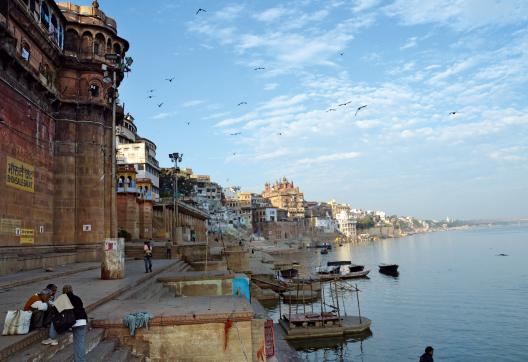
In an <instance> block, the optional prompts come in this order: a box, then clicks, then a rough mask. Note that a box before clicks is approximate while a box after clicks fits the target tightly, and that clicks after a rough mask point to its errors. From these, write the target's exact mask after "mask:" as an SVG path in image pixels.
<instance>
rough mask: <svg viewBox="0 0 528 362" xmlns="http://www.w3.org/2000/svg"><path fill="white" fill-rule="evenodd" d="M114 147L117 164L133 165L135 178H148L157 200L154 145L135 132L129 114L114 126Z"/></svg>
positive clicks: (157, 188) (158, 170)
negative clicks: (135, 173)
mask: <svg viewBox="0 0 528 362" xmlns="http://www.w3.org/2000/svg"><path fill="white" fill-rule="evenodd" d="M116 149H117V164H118V165H134V168H135V169H136V172H137V176H136V177H137V179H141V178H147V179H150V181H151V182H152V194H153V198H154V200H156V201H158V200H159V172H160V167H159V163H158V160H157V159H156V145H155V144H154V142H152V141H150V140H148V139H146V138H142V137H140V136H139V135H138V134H137V127H136V125H135V124H134V117H132V116H131V115H129V114H127V115H126V116H125V117H124V119H123V120H122V121H120V122H118V124H117V126H116Z"/></svg>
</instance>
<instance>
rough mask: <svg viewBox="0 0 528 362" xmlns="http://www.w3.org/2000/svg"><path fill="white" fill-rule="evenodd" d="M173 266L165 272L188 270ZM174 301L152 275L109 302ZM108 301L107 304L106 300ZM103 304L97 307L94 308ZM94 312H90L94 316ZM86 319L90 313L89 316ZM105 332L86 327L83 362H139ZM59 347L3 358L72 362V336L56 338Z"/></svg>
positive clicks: (37, 347)
mask: <svg viewBox="0 0 528 362" xmlns="http://www.w3.org/2000/svg"><path fill="white" fill-rule="evenodd" d="M174 262H175V264H174V265H173V266H171V267H170V268H167V269H166V271H169V270H170V271H175V272H184V271H189V270H192V268H191V267H190V265H189V264H187V263H185V262H184V261H182V260H177V259H174ZM172 297H174V292H172V291H171V290H170V289H169V288H167V287H166V286H164V285H163V284H162V283H159V282H157V278H156V275H153V277H152V278H149V279H148V280H146V281H144V282H142V283H141V284H139V285H137V286H135V287H133V288H130V289H129V290H127V291H124V292H123V293H122V294H121V295H119V296H116V297H115V298H113V299H111V300H123V301H124V302H126V300H127V299H145V298H148V300H149V301H153V302H156V301H160V300H162V299H165V298H172ZM109 301H110V300H109ZM104 304H105V303H101V304H99V305H98V307H97V308H99V307H101V306H102V305H104ZM97 308H95V309H94V312H97ZM89 315H90V312H89ZM104 335H105V332H104V329H102V328H91V327H88V329H87V331H86V341H85V342H86V353H87V355H86V359H87V361H89V362H90V361H94V362H95V361H105V362H107V361H108V362H121V361H123V362H124V361H143V360H144V359H143V358H142V357H137V356H135V355H134V354H133V353H132V351H131V350H130V349H129V348H127V347H123V346H119V344H118V341H117V340H112V339H105V338H104ZM58 341H59V343H58V345H56V346H49V345H47V346H45V345H42V344H41V343H40V340H39V341H38V342H37V343H33V344H32V345H30V346H29V347H28V348H26V349H23V350H21V351H19V352H18V353H16V354H14V355H12V356H10V357H9V358H7V361H12V362H21V361H35V362H37V361H51V362H65V361H73V335H72V333H67V334H65V335H61V336H59V339H58Z"/></svg>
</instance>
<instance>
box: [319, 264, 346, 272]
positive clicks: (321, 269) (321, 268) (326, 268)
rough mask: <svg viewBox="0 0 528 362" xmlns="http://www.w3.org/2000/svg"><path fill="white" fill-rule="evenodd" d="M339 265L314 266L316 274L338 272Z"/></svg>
mask: <svg viewBox="0 0 528 362" xmlns="http://www.w3.org/2000/svg"><path fill="white" fill-rule="evenodd" d="M340 271H341V267H340V266H339V265H335V266H318V267H317V268H315V272H316V273H317V274H339V273H340Z"/></svg>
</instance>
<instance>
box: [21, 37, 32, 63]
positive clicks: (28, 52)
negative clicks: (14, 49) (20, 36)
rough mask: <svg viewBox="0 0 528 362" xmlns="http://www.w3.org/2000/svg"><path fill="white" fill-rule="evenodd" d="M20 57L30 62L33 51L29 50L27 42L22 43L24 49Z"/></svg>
mask: <svg viewBox="0 0 528 362" xmlns="http://www.w3.org/2000/svg"><path fill="white" fill-rule="evenodd" d="M20 56H21V57H22V59H24V60H25V61H26V62H29V57H30V56H31V50H30V48H29V45H28V44H27V43H26V42H23V43H22V49H21V50H20Z"/></svg>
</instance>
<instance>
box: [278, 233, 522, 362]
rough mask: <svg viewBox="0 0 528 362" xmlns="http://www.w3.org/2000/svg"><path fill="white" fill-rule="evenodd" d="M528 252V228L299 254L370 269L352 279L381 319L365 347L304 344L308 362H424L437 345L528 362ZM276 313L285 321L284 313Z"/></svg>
mask: <svg viewBox="0 0 528 362" xmlns="http://www.w3.org/2000/svg"><path fill="white" fill-rule="evenodd" d="M499 253H505V254H508V256H497V254H499ZM527 256H528V226H526V225H524V226H508V227H495V228H480V229H470V230H463V231H449V232H438V233H429V234H420V235H414V236H410V237H406V238H401V239H387V240H380V241H375V242H371V243H369V244H363V245H345V246H343V247H339V246H338V247H336V248H334V250H333V251H332V252H330V253H329V254H328V255H320V254H318V253H316V252H314V251H310V252H309V253H308V255H306V254H305V255H304V256H303V255H298V256H297V255H296V256H295V258H297V260H298V261H299V262H301V263H302V264H303V265H304V266H305V267H306V268H311V267H315V266H317V265H319V264H323V265H326V262H327V261H329V260H352V261H353V262H355V263H358V264H364V265H365V268H367V269H370V270H371V272H370V274H369V276H370V279H360V280H355V281H351V282H352V283H357V284H358V287H359V289H360V290H361V293H360V302H361V314H362V315H364V316H366V317H368V318H370V319H371V320H372V327H371V330H372V336H370V337H369V338H367V339H365V340H363V341H361V342H360V341H355V340H353V339H349V340H347V341H339V340H333V341H325V342H321V343H319V346H318V347H317V348H303V347H302V346H297V347H298V348H299V349H300V351H301V353H300V354H301V356H302V358H303V359H304V360H306V361H369V362H375V361H418V357H419V356H420V354H421V353H423V349H424V348H425V347H426V346H427V345H432V346H433V347H434V348H435V356H434V358H435V361H528V263H527ZM379 262H390V263H397V264H399V265H400V269H399V270H400V275H399V277H396V278H394V277H389V276H385V275H382V274H380V273H379V272H378V268H377V264H378V263H379ZM344 298H345V308H346V312H347V314H349V315H350V314H357V304H356V300H355V296H354V295H351V294H349V295H345V297H344ZM308 308H309V309H311V307H308ZM318 308H319V307H318V304H316V305H315V310H316V311H317V310H318ZM284 311H287V307H286V308H284V309H283V313H284ZM270 314H271V315H272V316H273V317H274V318H275V319H277V317H278V307H274V308H271V309H270Z"/></svg>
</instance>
